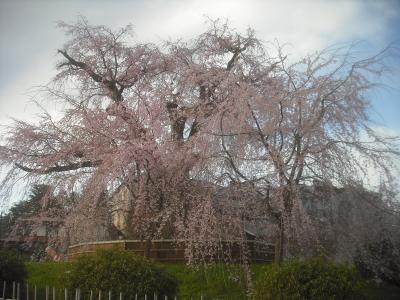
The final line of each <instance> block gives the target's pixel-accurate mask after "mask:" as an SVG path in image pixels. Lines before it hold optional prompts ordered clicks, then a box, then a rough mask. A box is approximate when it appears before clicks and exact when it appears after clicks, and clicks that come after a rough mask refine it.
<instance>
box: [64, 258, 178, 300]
mask: <svg viewBox="0 0 400 300" xmlns="http://www.w3.org/2000/svg"><path fill="white" fill-rule="evenodd" d="M68 281H69V286H70V288H73V289H75V288H80V289H81V291H82V293H83V294H87V293H89V291H90V290H93V291H94V292H96V291H97V292H98V290H101V291H102V292H103V293H108V291H111V292H112V294H113V295H114V296H116V295H117V294H118V295H119V293H120V292H122V293H123V294H124V295H135V294H136V293H137V294H138V295H139V296H143V295H144V294H147V295H148V296H150V295H153V293H156V294H157V295H159V296H162V297H164V296H168V297H172V296H174V295H175V294H176V287H177V281H176V279H175V278H174V277H173V276H172V275H170V274H169V273H167V272H166V271H165V270H164V269H162V268H161V267H159V266H158V265H156V264H155V263H154V262H153V261H151V260H149V259H147V258H144V257H141V256H136V255H135V254H133V253H131V252H128V251H120V250H98V251H97V252H96V254H95V255H93V256H83V257H80V258H78V259H77V261H76V262H75V263H74V264H73V265H72V268H71V272H70V274H69V276H68Z"/></svg>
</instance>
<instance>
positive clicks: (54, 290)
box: [53, 286, 56, 300]
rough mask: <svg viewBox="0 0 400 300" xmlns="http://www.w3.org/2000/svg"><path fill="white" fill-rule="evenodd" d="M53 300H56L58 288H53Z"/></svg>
mask: <svg viewBox="0 0 400 300" xmlns="http://www.w3.org/2000/svg"><path fill="white" fill-rule="evenodd" d="M53 300H56V288H55V287H54V286H53Z"/></svg>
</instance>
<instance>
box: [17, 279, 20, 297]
mask: <svg viewBox="0 0 400 300" xmlns="http://www.w3.org/2000/svg"><path fill="white" fill-rule="evenodd" d="M20 287H21V285H20V284H19V282H18V283H17V299H18V300H19V296H20Z"/></svg>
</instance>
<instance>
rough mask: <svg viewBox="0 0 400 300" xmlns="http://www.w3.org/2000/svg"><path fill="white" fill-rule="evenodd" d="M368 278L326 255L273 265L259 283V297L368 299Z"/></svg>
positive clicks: (308, 299) (257, 295) (294, 299)
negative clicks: (364, 292)
mask: <svg viewBox="0 0 400 300" xmlns="http://www.w3.org/2000/svg"><path fill="white" fill-rule="evenodd" d="M364 287H365V286H364V281H363V279H362V278H361V276H360V274H359V273H358V272H357V271H356V269H355V268H354V267H352V266H349V265H346V264H338V263H334V262H332V261H329V260H326V259H323V258H313V259H307V260H303V261H301V260H294V261H289V262H285V263H282V264H280V265H278V264H275V265H272V266H271V267H270V268H269V269H268V270H267V271H266V272H265V273H264V275H263V276H261V277H260V278H259V279H258V280H257V283H256V294H255V296H256V299H259V300H261V299H265V300H266V299H293V300H296V299H299V300H300V299H307V300H313V299H315V300H317V299H318V300H319V299H364V298H365V297H364V294H363V290H364Z"/></svg>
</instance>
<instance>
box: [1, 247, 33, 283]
mask: <svg viewBox="0 0 400 300" xmlns="http://www.w3.org/2000/svg"><path fill="white" fill-rule="evenodd" d="M26 275H27V273H26V269H25V264H24V261H23V260H22V258H21V256H20V255H18V253H17V252H15V251H12V250H7V249H0V282H3V281H7V282H13V281H15V282H20V283H22V282H24V281H25V278H26Z"/></svg>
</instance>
